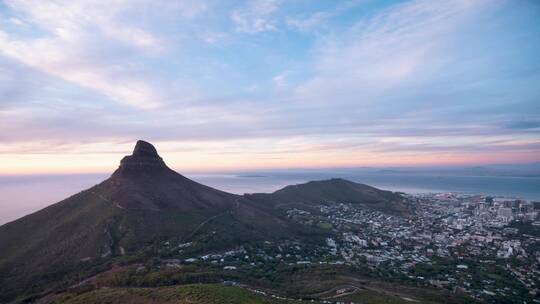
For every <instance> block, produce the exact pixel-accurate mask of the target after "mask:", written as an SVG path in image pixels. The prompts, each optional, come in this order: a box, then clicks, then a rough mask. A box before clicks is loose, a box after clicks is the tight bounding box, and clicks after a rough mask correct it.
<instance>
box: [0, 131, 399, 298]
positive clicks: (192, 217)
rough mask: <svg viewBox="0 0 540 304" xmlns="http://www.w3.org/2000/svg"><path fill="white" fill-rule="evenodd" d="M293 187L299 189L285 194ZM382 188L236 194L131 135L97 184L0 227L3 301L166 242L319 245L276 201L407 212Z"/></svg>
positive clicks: (317, 233) (333, 184)
mask: <svg viewBox="0 0 540 304" xmlns="http://www.w3.org/2000/svg"><path fill="white" fill-rule="evenodd" d="M291 187H292V188H291ZM297 188H304V189H305V191H304V193H302V191H300V193H298V192H293V193H291V189H297ZM389 193H391V192H388V191H382V190H378V189H376V188H372V187H369V186H365V185H361V184H356V183H353V182H349V181H345V180H342V179H333V180H328V181H318V182H311V183H306V184H304V185H295V186H290V187H285V188H283V189H281V190H278V191H276V192H274V193H271V194H256V195H244V196H240V195H236V194H231V193H228V192H224V191H221V190H218V189H214V188H211V187H208V186H205V185H202V184H199V183H197V182H195V181H192V180H190V179H188V178H186V177H184V176H183V175H181V174H179V173H177V172H176V171H174V170H172V169H170V168H169V167H168V166H167V165H166V164H165V162H164V161H163V159H162V158H161V157H160V156H159V154H158V153H157V150H156V149H155V147H154V146H152V145H151V144H150V143H148V142H145V141H138V142H137V144H136V145H135V148H134V150H133V153H132V154H131V155H128V156H125V157H124V158H122V160H121V161H120V165H119V167H118V169H116V170H115V171H114V172H113V173H112V175H111V176H110V177H109V178H107V179H106V180H104V181H103V182H101V183H99V184H97V185H95V186H93V187H91V188H89V189H87V190H84V191H81V192H79V193H77V194H75V195H73V196H70V197H68V198H66V199H64V200H62V201H60V202H58V203H56V204H53V205H51V206H49V207H46V208H44V209H42V210H40V211H37V212H34V213H32V214H30V215H27V216H24V217H22V218H20V219H18V220H15V221H12V222H9V223H7V224H4V225H2V226H0V251H1V252H2V253H3V254H2V255H1V256H0V286H1V287H0V294H1V295H0V301H8V300H10V301H11V300H13V299H15V298H17V297H18V298H19V299H23V300H24V299H28V297H29V296H30V298H32V297H36V296H39V295H43V293H47V292H50V291H52V290H56V289H58V288H62V287H63V286H66V285H67V284H73V283H75V282H77V281H78V280H79V279H78V278H80V277H87V276H89V275H91V274H93V273H94V272H95V271H97V270H99V269H103V268H104V267H105V268H106V267H108V266H107V265H109V264H110V263H111V261H112V259H118V258H122V257H124V256H134V257H138V259H140V258H142V257H145V259H148V258H151V257H152V256H154V255H155V254H156V252H158V251H157V250H158V249H157V247H156V244H158V243H159V242H162V241H166V240H175V241H177V242H194V246H193V250H205V251H208V250H221V249H226V248H233V247H234V246H238V245H241V244H245V243H250V242H251V243H252V242H265V241H271V240H280V239H292V240H295V239H296V240H300V239H302V240H304V241H306V242H321V241H323V240H324V239H325V237H324V236H325V235H328V234H329V233H332V232H331V231H325V230H320V229H317V228H311V227H304V226H302V225H300V224H298V223H295V222H293V221H291V220H289V219H288V218H287V217H286V215H285V214H284V213H283V210H280V209H279V208H277V205H278V204H279V203H286V202H294V201H297V200H299V199H301V200H303V201H305V202H310V203H315V199H316V198H318V200H316V201H320V200H328V201H345V202H346V201H348V202H352V203H363V204H364V203H365V204H364V205H365V206H366V208H373V207H374V206H377V205H378V204H381V208H383V209H384V208H389V209H388V210H387V211H392V212H391V213H394V212H401V211H400V210H405V209H404V208H403V206H401V205H402V204H403V202H402V200H401V199H398V197H397V196H396V197H395V198H396V200H395V202H394V203H395V206H392V205H391V204H389V203H390V201H391V200H390V199H389V198H388V195H390V194H389ZM362 197H363V198H364V199H362ZM396 206H400V207H399V208H396ZM381 208H379V209H381ZM374 209H377V208H374ZM403 214H405V213H403ZM21 297H22V298H21Z"/></svg>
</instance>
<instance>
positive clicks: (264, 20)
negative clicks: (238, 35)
mask: <svg viewBox="0 0 540 304" xmlns="http://www.w3.org/2000/svg"><path fill="white" fill-rule="evenodd" d="M280 4H281V0H249V1H248V2H247V3H246V4H245V6H244V7H242V8H239V9H235V10H234V11H233V12H232V14H231V19H232V20H233V22H234V23H235V25H236V30H237V31H239V32H244V33H248V34H256V33H260V32H265V31H275V30H276V29H277V25H276V21H275V20H274V19H273V18H272V17H273V15H274V14H275V13H276V11H277V10H278V8H279V5H280Z"/></svg>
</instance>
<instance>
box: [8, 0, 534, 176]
mask: <svg viewBox="0 0 540 304" xmlns="http://www.w3.org/2000/svg"><path fill="white" fill-rule="evenodd" d="M539 16H540V11H539V10H538V6H537V5H532V4H531V3H530V2H526V1H524V2H520V3H519V4H516V3H513V2H509V1H506V0H497V1H487V0H486V1H483V0H480V1H467V0H453V1H445V2H444V3H441V2H433V1H427V0H412V1H397V2H396V3H387V2H384V3H382V2H381V3H379V2H377V1H356V0H351V1H346V2H328V1H316V0H314V1H303V0H301V1H279V0H275V1H272V0H266V1H265V0H255V1H234V2H219V1H212V0H208V1H146V0H136V1H123V0H114V1H112V2H107V3H105V2H103V3H101V2H99V3H98V2H95V1H47V2H44V1H30V0H26V1H23V0H9V1H5V4H4V5H3V6H0V129H1V130H2V132H0V140H1V141H2V147H0V162H4V159H3V158H2V157H4V158H6V157H8V156H9V158H13V157H17V153H19V154H20V155H21V156H20V157H21V159H26V160H27V159H29V158H32V157H33V156H32V155H34V154H36V155H38V154H40V153H39V152H40V151H41V152H43V151H45V152H47V153H48V155H49V156H51V157H52V155H53V154H61V153H62V151H65V152H66V153H76V151H80V153H86V154H96V155H97V154H99V153H103V150H106V149H107V148H106V147H110V150H111V151H117V150H118V149H117V148H113V146H116V145H120V146H121V147H122V149H124V147H127V146H128V143H129V142H131V141H132V140H135V139H137V138H146V139H148V140H152V141H157V142H158V143H160V145H165V147H167V148H166V151H167V152H170V153H172V151H173V150H174V149H178V151H180V152H178V154H176V157H177V158H176V159H177V160H180V159H181V157H182V155H184V156H185V157H188V158H189V157H191V158H190V161H191V162H192V163H193V164H194V165H195V164H201V163H200V162H203V161H205V160H207V161H209V163H211V164H216V163H218V156H222V158H223V160H222V161H223V162H224V166H225V163H226V166H230V167H233V166H234V164H239V165H245V166H257V164H259V165H261V166H295V162H298V163H299V165H298V166H300V165H303V166H312V165H315V164H316V165H320V166H322V165H325V164H326V165H337V164H340V165H346V164H347V163H349V164H360V163H362V164H369V163H370V162H373V163H377V164H383V163H385V162H386V163H388V164H390V163H392V162H394V163H399V162H401V161H402V160H401V159H404V160H406V161H409V162H414V161H417V162H422V161H423V160H424V159H428V158H429V161H430V162H435V161H436V160H437V156H439V157H440V158H441V159H445V160H446V161H448V162H456V163H457V162H459V161H460V159H461V161H466V159H465V158H466V157H467V155H471V156H474V158H471V159H472V160H474V161H481V160H482V157H485V159H486V161H487V160H490V161H493V160H496V159H501V158H503V157H508V155H516V157H515V159H517V158H519V160H524V159H526V160H534V159H535V158H534V157H535V156H534V155H540V154H539V153H538V152H539V148H538V135H539V132H540V130H539V129H538V121H539V117H540V110H538V107H537V104H538V96H540V85H539V84H540V61H539V60H538V56H537V54H538V52H540V41H539V40H538V39H536V37H538V35H540V24H539V23H538V20H540V19H539V18H538V17H539ZM187 146H189V149H187V148H186V149H183V148H182V147H187ZM77 147H79V148H77ZM182 153H185V154H182ZM25 155H26V156H25ZM40 155H42V154H40ZM249 155H252V156H253V157H252V158H250V157H249ZM302 156H304V157H302ZM428 156H429V157H428ZM518 156H519V157H518ZM111 157H112V156H111ZM400 157H401V158H400ZM415 157H416V159H415ZM196 158H200V160H197V159H196ZM248 158H249V159H250V162H249V164H248V163H245V162H243V161H244V160H245V159H248ZM39 159H45V157H39V158H38V157H37V156H36V160H35V161H36V163H37V162H39ZM99 159H102V158H99ZM536 159H538V157H537V156H536ZM210 160H211V161H210ZM338 160H339V161H338ZM199 161H200V162H199ZM267 161H268V162H267ZM467 161H469V160H467ZM516 161H517V160H516ZM426 162H427V160H426ZM36 163H33V162H32V164H36ZM110 163H111V164H116V162H113V161H111V162H110ZM218 165H219V164H218ZM25 166H29V165H25Z"/></svg>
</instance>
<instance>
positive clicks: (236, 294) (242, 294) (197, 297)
mask: <svg viewBox="0 0 540 304" xmlns="http://www.w3.org/2000/svg"><path fill="white" fill-rule="evenodd" d="M37 303H38V304H53V303H66V304H94V303H95V304H104V303H111V304H113V303H131V304H139V303H140V304H146V303H154V304H169V303H170V304H172V303H175V304H184V303H185V304H188V303H189V304H286V303H300V302H299V301H287V300H277V299H272V298H270V297H265V296H263V295H258V294H255V293H253V292H250V291H248V290H246V289H243V288H240V287H235V286H224V285H219V284H199V285H181V286H169V287H159V288H118V287H117V288H100V289H96V290H92V291H89V292H85V293H69V292H68V293H63V294H60V295H56V296H50V297H48V298H44V299H41V300H40V301H38V302H37Z"/></svg>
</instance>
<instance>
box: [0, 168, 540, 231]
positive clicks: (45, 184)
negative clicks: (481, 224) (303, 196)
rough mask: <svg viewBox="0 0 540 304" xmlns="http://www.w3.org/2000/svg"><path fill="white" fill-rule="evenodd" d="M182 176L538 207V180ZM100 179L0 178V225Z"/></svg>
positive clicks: (248, 186) (241, 185)
mask: <svg viewBox="0 0 540 304" xmlns="http://www.w3.org/2000/svg"><path fill="white" fill-rule="evenodd" d="M185 175H186V176H187V177H189V178H191V179H194V180H196V181H198V182H200V183H203V184H206V185H209V186H212V187H215V188H218V189H220V190H224V191H228V192H232V193H237V194H243V193H254V192H272V191H275V190H277V189H280V188H282V187H284V186H286V185H291V184H297V183H303V182H307V181H310V180H321V179H328V178H333V177H341V178H345V179H349V180H352V181H355V182H359V183H364V184H368V185H371V186H374V187H377V188H380V189H385V190H392V191H401V192H406V193H429V192H431V193H434V192H455V193H470V194H485V195H493V196H505V197H513V198H522V199H526V200H538V201H540V177H509V176H456V175H437V174H413V173H380V172H369V173H358V172H355V173H352V172H343V171H336V172H332V171H325V172H294V171H286V172H273V173H257V174H254V173H250V174H185ZM105 178H107V175H106V174H77V175H17V176H5V175H4V176H2V175H0V225H2V224H4V223H7V222H9V221H12V220H15V219H17V218H19V217H22V216H24V215H26V214H29V213H32V212H35V211H37V210H40V209H42V208H45V207H47V206H48V205H51V204H53V203H55V202H58V201H60V200H61V199H63V198H67V197H69V196H70V195H73V194H75V193H77V192H79V191H81V190H84V189H87V188H89V187H91V186H92V185H95V184H97V183H98V182H100V181H101V180H103V179H105Z"/></svg>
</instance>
